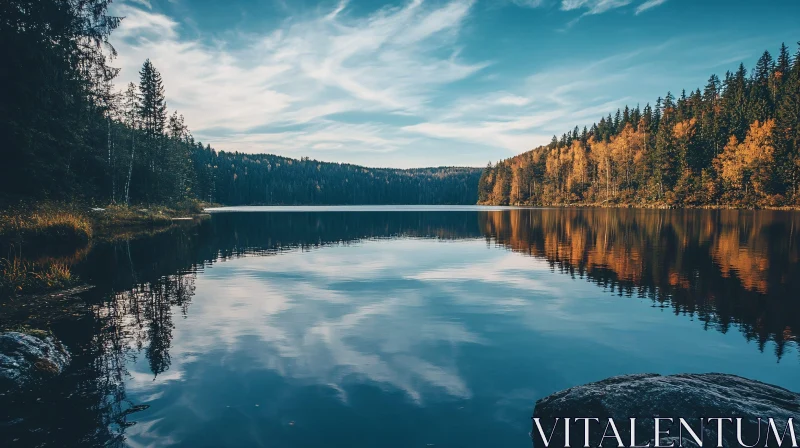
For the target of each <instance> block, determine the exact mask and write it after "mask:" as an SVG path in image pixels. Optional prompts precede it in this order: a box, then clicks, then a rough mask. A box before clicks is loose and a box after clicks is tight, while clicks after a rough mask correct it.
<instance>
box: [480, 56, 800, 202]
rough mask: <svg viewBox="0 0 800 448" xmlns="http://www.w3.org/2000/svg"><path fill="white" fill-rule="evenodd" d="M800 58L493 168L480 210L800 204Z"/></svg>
mask: <svg viewBox="0 0 800 448" xmlns="http://www.w3.org/2000/svg"><path fill="white" fill-rule="evenodd" d="M798 123H800V49H798V51H797V53H796V54H795V55H794V57H792V56H790V54H789V50H788V49H787V47H786V45H782V46H781V47H780V51H779V53H778V56H777V59H776V58H773V56H772V55H771V54H770V53H769V52H768V51H767V52H764V54H763V55H762V56H761V57H760V58H759V60H758V62H757V64H756V66H755V69H753V70H752V71H751V72H750V73H749V74H748V71H747V69H746V68H745V66H744V65H743V64H741V65H740V66H739V68H738V70H736V71H735V72H733V73H731V72H728V73H726V74H725V78H724V79H722V80H721V79H720V78H719V77H717V76H716V75H712V76H711V77H710V78H709V80H708V83H707V84H706V86H705V88H704V89H703V90H700V89H699V88H698V89H697V90H695V91H692V92H688V93H687V92H686V91H683V92H682V93H681V95H680V97H678V98H675V96H674V95H673V94H672V93H667V95H666V96H665V97H664V98H659V99H658V100H657V101H656V103H655V106H654V107H651V106H650V104H647V105H646V106H645V107H644V108H643V109H642V108H640V107H639V106H638V105H637V106H636V107H635V108H630V107H628V106H626V107H625V108H624V110H619V109H618V110H617V112H616V114H614V115H613V116H612V115H611V114H609V115H608V116H607V117H603V118H601V119H600V121H599V122H598V123H595V124H593V125H592V126H591V127H590V128H587V127H584V128H583V129H582V130H581V129H579V128H578V127H575V128H574V129H573V130H572V131H570V132H567V133H565V134H563V135H562V136H561V137H560V138H559V137H557V136H554V137H553V139H552V141H551V142H550V144H548V145H545V146H540V147H538V148H535V149H533V150H531V151H528V152H526V153H523V154H520V155H518V156H515V157H512V158H509V159H506V160H502V161H500V162H498V163H496V164H494V165H492V164H489V166H487V167H486V170H485V171H484V172H483V174H482V176H481V179H480V184H479V187H478V188H479V191H478V196H479V203H481V204H497V205H580V204H586V205H631V206H663V207H701V206H730V207H748V208H756V207H797V206H798V205H800V126H799V125H798Z"/></svg>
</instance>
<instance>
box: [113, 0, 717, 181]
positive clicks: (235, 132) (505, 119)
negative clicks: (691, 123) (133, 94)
mask: <svg viewBox="0 0 800 448" xmlns="http://www.w3.org/2000/svg"><path fill="white" fill-rule="evenodd" d="M143 1H144V0H127V2H126V3H122V4H115V5H114V8H115V9H114V10H113V11H112V12H113V13H115V14H118V15H121V16H124V17H125V19H124V20H123V22H122V25H121V26H120V29H119V30H117V32H115V33H114V34H113V35H112V38H113V42H112V43H113V44H114V46H115V47H116V48H117V50H118V53H119V57H118V59H116V60H115V61H114V65H115V66H118V67H121V68H122V72H121V76H120V79H118V80H117V85H118V87H119V88H120V89H122V88H124V86H125V84H127V82H129V81H133V82H137V81H138V71H139V68H140V67H141V64H142V63H143V62H144V60H145V59H148V58H149V59H150V60H151V61H152V62H153V63H154V65H155V66H156V67H157V68H158V69H159V70H160V71H161V73H162V75H163V77H164V83H165V86H166V91H167V101H168V105H169V107H170V109H177V110H178V111H180V112H181V113H183V114H184V115H185V117H186V120H187V123H188V124H189V126H190V128H191V129H192V132H193V134H194V135H195V137H196V138H197V139H199V140H201V141H203V142H204V143H209V144H211V145H212V146H214V147H216V148H217V149H220V150H228V151H240V152H249V153H256V152H267V153H277V154H281V155H285V156H289V157H300V156H310V157H313V158H317V159H321V160H333V161H343V162H353V163H360V164H366V165H377V166H395V167H413V166H424V165H453V164H469V165H473V166H482V165H484V164H485V163H486V161H487V160H488V159H492V160H497V159H498V158H505V157H508V156H510V155H513V154H516V153H519V152H522V151H526V150H528V149H531V148H533V147H535V146H538V145H540V144H543V143H546V142H548V141H549V140H550V137H551V136H552V135H553V134H557V135H560V134H561V133H563V132H566V131H568V130H570V129H572V128H573V127H574V126H575V125H580V126H583V125H591V123H592V122H594V121H596V120H597V118H598V117H599V116H601V115H606V114H608V113H609V112H612V111H613V110H614V109H616V108H617V107H622V106H624V105H625V103H626V102H632V103H635V102H636V101H632V100H631V98H644V99H645V100H652V97H654V96H656V95H653V94H651V93H650V92H647V95H639V94H640V93H642V91H643V89H642V86H645V85H652V84H654V83H656V82H658V86H659V89H661V88H663V87H662V86H663V85H667V84H666V81H665V80H664V78H663V76H660V75H659V74H660V73H666V72H667V70H664V69H665V68H666V67H661V66H658V65H657V64H666V63H667V62H660V61H661V60H654V59H653V56H654V55H656V54H657V53H658V52H659V51H660V50H662V49H663V48H648V49H641V48H640V49H637V51H632V52H628V53H620V54H617V55H611V56H605V57H603V58H601V59H599V60H595V61H592V60H587V59H586V58H575V59H565V60H563V61H561V60H559V61H543V62H542V63H541V64H537V65H535V66H534V68H533V69H532V72H530V73H517V74H514V75H509V74H508V73H504V72H503V68H502V66H498V65H502V64H498V63H502V62H503V61H502V56H498V61H493V60H481V59H476V58H474V57H472V58H470V57H468V56H465V55H469V54H472V53H471V52H470V51H469V50H470V48H469V43H470V42H472V40H470V39H468V38H465V37H469V36H467V34H468V33H470V32H471V28H470V24H471V23H472V22H473V21H475V20H477V18H478V13H477V8H476V7H475V5H474V4H473V3H474V2H473V1H462V0H451V1H449V2H428V1H427V0H409V1H407V2H406V3H403V4H402V5H400V6H388V7H383V8H380V9H377V10H375V11H372V12H371V13H369V14H366V15H364V14H363V13H361V14H356V13H355V12H354V9H353V8H352V7H351V6H350V5H349V4H348V2H347V1H341V2H339V3H337V4H331V5H329V7H328V8H327V9H322V10H315V11H314V12H310V13H309V12H301V13H297V12H296V11H295V13H294V15H292V16H291V17H289V18H286V19H285V20H283V21H280V22H278V23H277V25H274V26H273V27H271V28H269V29H265V30H263V31H252V30H251V31H250V32H249V33H247V34H245V33H240V32H235V31H231V30H223V31H224V34H215V35H213V38H212V36H210V35H204V34H203V31H202V29H200V28H194V27H193V28H191V29H187V28H189V25H188V23H189V22H181V21H178V20H177V19H176V18H174V17H170V16H168V15H166V14H164V13H163V12H162V11H161V10H158V9H157V8H155V5H154V8H153V9H151V8H149V7H148V6H147V5H145V3H146V2H144V3H143ZM655 1H656V0H650V2H645V3H644V4H641V5H640V7H644V6H645V4H647V3H655ZM515 3H517V4H519V5H522V6H529V7H542V6H558V9H561V10H570V11H582V13H580V14H579V15H580V17H583V16H584V15H589V14H600V13H602V12H605V11H609V10H611V9H615V8H620V7H621V6H622V5H623V4H625V5H627V4H629V3H631V1H629V0H545V1H538V0H515ZM649 7H653V6H649ZM573 15H575V14H573ZM187 20H188V19H187ZM645 50H646V51H645ZM698 51H699V50H698ZM709 51H711V50H709ZM704 52H705V51H704ZM697 54H698V57H700V53H699V52H698V53H697ZM715 55H716V53H715ZM647 61H649V62H647ZM648 64H649V65H648ZM703 76H707V74H706V73H705V72H704V73H703ZM704 79H705V78H704ZM633 80H636V82H635V83H634V82H632V81H633ZM701 82H702V81H701ZM459 83H461V84H459ZM464 83H470V85H471V87H470V88H469V89H465V88H464V87H463V85H464ZM659 91H660V90H659ZM613 92H626V95H627V96H626V97H620V96H619V95H618V94H615V93H613ZM637 95H639V96H637ZM628 96H629V97H630V98H629V97H628ZM398 155H402V157H398Z"/></svg>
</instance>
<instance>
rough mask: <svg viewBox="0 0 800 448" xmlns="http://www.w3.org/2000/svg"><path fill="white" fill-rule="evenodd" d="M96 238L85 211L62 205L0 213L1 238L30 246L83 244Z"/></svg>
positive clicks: (0, 239) (12, 242)
mask: <svg viewBox="0 0 800 448" xmlns="http://www.w3.org/2000/svg"><path fill="white" fill-rule="evenodd" d="M91 237H92V224H91V222H90V221H89V219H88V218H87V217H86V216H85V215H84V214H82V213H80V212H78V211H75V210H72V209H70V208H67V207H64V206H58V205H52V204H47V205H36V206H33V207H29V208H23V207H19V208H12V209H8V210H4V211H2V212H0V241H3V242H6V243H7V244H9V243H11V244H15V245H19V246H21V245H26V246H66V245H69V246H79V245H85V244H86V243H88V242H89V239H91Z"/></svg>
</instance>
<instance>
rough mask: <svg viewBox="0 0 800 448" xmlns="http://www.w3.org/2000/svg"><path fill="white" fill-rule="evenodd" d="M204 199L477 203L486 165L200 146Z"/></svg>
mask: <svg viewBox="0 0 800 448" xmlns="http://www.w3.org/2000/svg"><path fill="white" fill-rule="evenodd" d="M191 158H192V161H193V164H194V170H193V171H194V173H195V175H196V179H194V181H193V182H192V183H193V185H194V188H193V190H194V193H195V194H196V195H197V196H198V197H199V198H201V199H204V200H208V201H211V202H219V203H222V204H227V205H243V204H263V205H273V204H281V205H293V204H304V205H334V204H475V203H476V202H477V200H478V194H477V190H478V179H479V178H480V175H481V171H482V170H481V169H480V168H466V167H438V168H416V169H405V170H403V169H391V168H367V167H362V166H358V165H350V164H339V163H330V162H320V161H317V160H311V159H309V158H302V159H300V160H297V159H290V158H287V157H281V156H276V155H271V154H240V153H228V152H224V151H221V152H219V153H217V152H215V151H214V150H213V149H211V148H209V147H206V148H205V149H202V148H196V149H195V150H194V151H192V153H191Z"/></svg>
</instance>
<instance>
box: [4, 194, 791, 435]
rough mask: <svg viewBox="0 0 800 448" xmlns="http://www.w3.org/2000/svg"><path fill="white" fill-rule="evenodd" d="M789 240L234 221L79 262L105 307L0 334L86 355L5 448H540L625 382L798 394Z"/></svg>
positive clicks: (758, 229)
mask: <svg viewBox="0 0 800 448" xmlns="http://www.w3.org/2000/svg"><path fill="white" fill-rule="evenodd" d="M798 219H800V215H797V214H792V213H783V212H735V211H697V212H676V211H634V210H592V209H582V210H561V209H546V210H524V209H522V210H507V211H489V212H477V211H450V212H441V213H439V212H430V211H429V212H403V213H391V212H384V211H371V212H346V213H340V212H326V213H315V212H302V213H279V214H271V213H224V214H218V215H215V216H214V218H213V219H212V220H210V221H209V222H206V223H203V224H201V225H200V226H198V227H190V228H176V229H173V230H172V231H169V232H165V233H162V234H158V235H154V236H151V237H148V238H142V239H132V240H122V241H114V242H108V243H105V244H102V245H98V246H96V247H93V248H92V250H91V251H87V252H86V253H83V254H81V255H80V256H79V257H77V258H76V260H75V261H74V267H75V269H76V271H77V272H78V274H79V275H80V276H81V277H82V278H84V279H86V280H88V281H89V282H91V283H93V284H95V285H97V287H96V288H95V289H94V290H92V291H91V292H89V293H87V294H85V295H84V296H83V297H82V300H83V302H81V303H51V304H45V305H41V306H43V307H45V308H50V309H47V310H37V311H36V312H31V310H30V309H17V308H14V311H13V312H10V313H4V314H3V316H0V321H1V322H2V324H3V325H4V326H9V325H11V324H13V323H16V322H19V321H21V320H27V321H28V323H29V324H31V325H32V326H39V327H42V326H50V327H52V329H53V330H54V332H56V334H57V335H58V336H59V337H60V338H62V340H64V342H65V344H66V345H67V346H69V347H70V348H71V350H72V351H73V353H76V357H75V360H74V362H73V366H72V367H71V369H70V371H69V372H67V374H65V375H64V376H63V377H62V378H60V379H59V380H58V381H57V382H55V383H48V384H46V385H44V386H41V387H38V388H33V390H31V391H30V392H29V393H26V394H22V395H16V396H11V397H0V401H3V400H4V401H5V403H0V404H3V406H2V407H1V408H2V409H3V411H2V413H1V414H0V417H1V418H0V425H4V426H3V431H2V433H3V435H2V437H0V440H2V441H3V442H5V441H6V438H7V440H9V441H11V440H14V439H17V444H18V445H19V446H33V445H36V444H40V445H44V446H46V445H51V446H79V445H83V446H87V445H96V444H111V445H113V444H117V445H125V444H128V445H131V446H149V445H155V446H168V445H172V444H177V445H185V446H242V445H248V446H254V445H258V444H264V445H267V444H269V445H276V446H318V445H320V444H333V445H335V446H376V445H380V446H398V447H399V446H412V445H422V446H425V445H426V444H429V443H434V444H436V445H453V444H456V443H457V442H460V444H461V445H464V446H515V445H517V446H523V445H522V443H526V446H527V440H528V439H527V435H526V431H527V429H528V427H529V421H528V420H527V418H528V417H529V414H530V409H531V408H532V405H533V403H534V402H535V400H536V399H537V398H539V397H541V396H542V395H545V394H547V393H550V392H553V391H555V390H558V389H561V388H565V387H569V386H571V385H575V384H579V383H583V382H586V381H592V380H596V379H600V378H603V377H605V376H610V375H614V374H622V373H634V372H640V371H658V372H660V373H674V372H679V371H708V370H714V371H728V372H731V373H738V374H743V375H747V376H750V377H753V378H756V379H762V380H764V381H768V382H773V383H776V384H780V385H784V386H785V387H790V388H792V387H793V384H792V378H796V375H797V373H800V357H797V356H791V357H788V358H787V355H788V354H789V353H792V352H794V353H796V352H797V350H796V346H797V344H796V329H797V328H798V323H797V322H796V321H797V320H798V319H800V312H798V311H800V309H798V308H799V307H800V305H799V304H798V299H797V297H796V291H800V288H799V287H798V286H800V285H798V281H799V280H798V274H800V272H798V254H800V243H799V242H798V240H797V236H796V234H795V228H796V224H797V223H798ZM487 247H488V250H487ZM495 247H500V248H505V249H510V250H508V251H507V250H496V249H495ZM520 253H522V254H524V255H529V256H532V257H525V256H520ZM554 272H555V273H557V274H556V275H554V274H553V273H554ZM580 278H585V279H588V280H589V282H587V281H584V280H581V279H580ZM598 285H599V286H601V287H602V288H598ZM609 291H611V292H613V294H610V293H609ZM619 296H623V297H631V298H630V299H625V298H620V297H619ZM636 297H639V298H641V299H638V300H637V299H635V298H636ZM646 304H651V305H652V306H655V307H656V308H657V309H656V310H653V309H652V308H651V306H642V305H646ZM65 307H68V308H69V309H70V312H69V313H64V312H59V311H60V310H63V309H64V308H65ZM659 309H660V310H662V311H663V310H668V309H669V310H672V313H671V314H674V315H675V316H674V317H673V316H670V315H669V314H667V313H663V312H658V310H659ZM31 319H33V321H31ZM37 320H39V322H37ZM698 321H699V323H700V324H701V325H698ZM731 329H736V331H734V332H732V333H733V334H727V333H729V332H730V330H731ZM708 330H716V331H708ZM740 333H741V334H743V335H744V338H742V337H741V336H738V335H739V334H740ZM647 341H651V342H653V341H658V350H654V348H653V345H652V344H648V343H647ZM747 341H755V342H756V343H757V344H756V347H757V348H758V350H756V347H752V346H751V347H748V344H747ZM762 352H764V353H762ZM765 357H768V358H771V360H772V363H769V364H764V360H765ZM774 361H781V362H780V363H779V364H775V362H774ZM770 364H772V365H770ZM698 369H699V370H698ZM794 388H796V387H794ZM76 408H79V409H80V410H76ZM3 445H4V446H5V443H3Z"/></svg>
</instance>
